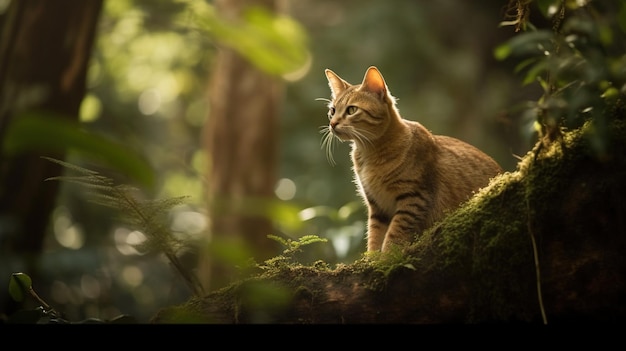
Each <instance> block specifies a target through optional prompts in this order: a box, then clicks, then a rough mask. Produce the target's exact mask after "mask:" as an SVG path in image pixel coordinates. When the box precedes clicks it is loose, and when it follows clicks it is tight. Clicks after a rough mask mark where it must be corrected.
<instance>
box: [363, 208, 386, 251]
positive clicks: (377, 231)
mask: <svg viewBox="0 0 626 351" xmlns="http://www.w3.org/2000/svg"><path fill="white" fill-rule="evenodd" d="M368 216H369V217H368V220H367V251H380V250H381V249H382V247H383V241H384V240H385V233H387V229H388V228H389V217H387V216H385V215H384V214H382V213H380V212H377V211H376V210H373V209H372V208H371V207H370V210H369V213H368Z"/></svg>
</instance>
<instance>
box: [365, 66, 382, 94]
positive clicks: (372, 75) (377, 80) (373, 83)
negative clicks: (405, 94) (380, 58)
mask: <svg viewBox="0 0 626 351" xmlns="http://www.w3.org/2000/svg"><path fill="white" fill-rule="evenodd" d="M360 90H365V91H369V92H372V93H374V94H376V95H378V96H380V97H381V98H383V97H385V96H386V95H387V84H385V79H383V75H382V74H380V71H379V70H378V68H376V67H374V66H371V67H370V68H368V69H367V72H365V77H363V83H361V88H360Z"/></svg>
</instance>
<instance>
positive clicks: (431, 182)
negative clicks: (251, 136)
mask: <svg viewBox="0 0 626 351" xmlns="http://www.w3.org/2000/svg"><path fill="white" fill-rule="evenodd" d="M325 74H326V78H327V79H328V84H329V86H330V90H331V100H327V101H328V109H329V110H328V119H329V120H330V122H329V123H328V125H327V126H323V127H322V133H323V134H324V136H323V139H322V140H323V144H324V145H325V146H326V147H327V150H326V151H327V154H329V155H331V152H332V151H331V148H332V142H333V140H339V141H341V142H343V141H351V142H352V151H351V152H350V154H351V158H352V168H353V171H354V182H355V184H356V186H357V190H358V193H359V194H360V196H361V197H362V198H363V200H364V202H365V205H366V207H367V210H368V220H367V251H371V252H374V251H382V252H387V251H389V250H391V249H392V247H398V248H400V249H402V248H404V247H406V246H407V245H409V244H411V243H412V242H413V240H414V239H415V237H416V235H418V234H421V233H422V232H423V231H424V230H425V229H428V228H429V227H431V226H432V225H433V224H434V223H435V222H437V221H439V220H441V219H442V218H443V216H444V214H445V213H446V212H447V211H449V210H453V209H455V208H456V207H458V206H459V205H460V204H461V203H462V202H464V201H465V200H468V199H469V197H470V196H472V195H473V192H475V191H476V190H478V189H480V188H482V187H484V186H486V185H487V184H488V183H489V181H490V179H491V178H493V177H495V176H496V175H497V174H499V173H501V172H502V168H501V167H500V165H499V164H498V163H497V162H496V161H495V160H493V159H492V158H491V157H489V156H488V155H486V154H485V153H483V152H482V151H480V150H479V149H477V148H475V147H474V146H472V145H469V144H467V143H465V142H463V141H461V140H458V139H455V138H452V137H448V136H442V135H434V134H432V133H431V132H430V131H429V130H427V129H426V128H425V127H423V126H422V125H421V124H420V123H418V122H414V121H410V120H406V119H403V118H402V117H401V116H400V112H399V110H398V108H397V106H396V99H395V98H394V97H393V96H392V95H391V93H390V92H389V89H388V88H387V84H386V83H385V80H384V78H383V76H382V74H381V73H380V71H379V70H378V69H377V68H376V67H374V66H371V67H369V68H368V69H367V71H366V73H365V76H364V78H363V81H362V83H361V84H358V85H352V84H350V83H348V82H347V81H345V80H343V79H342V78H341V77H339V76H338V75H337V74H335V73H334V72H333V71H331V70H329V69H326V70H325ZM331 157H332V156H331Z"/></svg>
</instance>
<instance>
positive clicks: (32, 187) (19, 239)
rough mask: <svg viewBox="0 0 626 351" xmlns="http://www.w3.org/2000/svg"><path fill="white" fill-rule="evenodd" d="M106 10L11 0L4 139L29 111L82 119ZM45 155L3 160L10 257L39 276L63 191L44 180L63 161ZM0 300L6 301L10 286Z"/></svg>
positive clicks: (1, 101)
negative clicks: (94, 48) (53, 214)
mask: <svg viewBox="0 0 626 351" xmlns="http://www.w3.org/2000/svg"><path fill="white" fill-rule="evenodd" d="M101 8H102V0H81V1H73V0H55V1H48V0H19V1H12V2H11V4H10V6H9V8H8V9H7V11H6V13H5V14H4V16H3V19H2V32H1V39H0V139H4V137H5V135H6V132H7V128H8V126H9V125H10V123H11V121H12V120H13V119H14V118H16V116H17V115H19V114H20V113H22V112H25V111H32V110H41V111H46V112H47V113H55V115H56V114H58V115H63V116H67V117H68V118H75V119H78V111H79V107H80V103H81V101H82V99H83V97H84V94H85V89H86V86H85V78H86V72H87V64H88V62H89V59H90V56H91V50H92V44H93V41H94V37H95V33H96V28H97V22H98V18H99V15H100V12H101ZM47 155H49V153H47ZM40 156H41V155H40V154H37V153H32V154H21V155H17V156H15V157H10V158H9V157H8V156H6V155H2V158H1V159H0V237H2V238H3V242H2V256H4V257H3V260H7V261H6V263H7V264H8V265H10V266H11V267H10V269H13V268H12V267H13V266H15V267H19V268H20V269H21V270H24V271H28V273H29V274H30V275H31V276H33V277H34V276H36V275H37V274H36V261H35V260H36V258H37V256H38V255H39V254H40V253H41V250H42V247H43V239H44V235H45V233H46V228H47V225H48V217H49V215H50V212H51V211H52V209H53V206H54V202H55V199H56V195H57V190H58V182H45V183H44V181H43V180H44V179H46V178H48V177H51V176H57V175H59V174H60V173H61V168H60V166H58V165H56V164H54V163H51V162H48V161H45V160H42V159H41V158H40ZM55 157H58V158H63V157H64V155H55ZM19 260H24V262H22V263H20V262H19ZM5 267H6V266H5ZM0 298H2V300H3V301H5V298H6V295H4V291H3V293H2V295H1V296H0ZM3 305H6V304H5V303H3Z"/></svg>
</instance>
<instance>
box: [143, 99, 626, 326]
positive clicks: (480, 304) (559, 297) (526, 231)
mask: <svg viewBox="0 0 626 351" xmlns="http://www.w3.org/2000/svg"><path fill="white" fill-rule="evenodd" d="M621 113H623V110H622V112H621ZM593 133H594V127H593V126H589V125H587V126H586V127H584V128H581V129H580V130H577V131H573V132H569V133H568V135H566V136H565V137H564V139H563V140H564V141H563V142H562V143H559V142H555V143H552V144H551V145H550V146H549V147H544V148H542V149H539V148H536V149H535V150H534V152H529V153H528V154H527V155H526V156H525V158H524V159H523V160H522V161H521V162H520V163H519V165H518V170H517V171H515V172H510V173H505V174H503V175H502V176H500V177H498V178H496V179H495V180H494V181H492V182H491V184H490V185H489V186H488V187H487V188H485V189H483V191H481V192H480V193H479V194H477V195H476V196H475V197H474V198H473V199H471V200H470V201H468V202H467V203H466V204H464V205H463V206H462V207H461V208H459V209H458V210H457V211H455V212H453V213H451V214H450V215H449V216H448V217H447V218H446V219H445V220H444V221H442V222H440V223H439V224H438V225H436V226H435V228H432V230H430V231H427V232H425V233H424V234H423V235H422V236H420V237H419V238H418V240H417V241H416V242H415V244H413V245H412V246H410V247H409V248H408V249H407V250H406V251H405V254H406V255H404V256H402V255H399V256H397V257H378V258H376V257H373V258H372V259H365V258H364V259H362V260H359V261H357V262H356V263H354V264H352V265H341V266H339V267H337V268H334V269H331V268H330V267H328V266H327V265H325V264H323V263H320V262H318V263H316V264H315V265H313V266H310V267H305V266H302V265H298V264H297V263H294V262H292V263H290V264H287V263H283V264H280V263H279V264H277V265H274V266H270V267H267V266H265V267H260V268H262V269H263V270H264V272H263V274H260V275H259V276H257V277H253V278H251V279H247V280H244V281H241V282H238V283H236V284H233V285H231V286H229V287H228V288H226V289H222V290H219V291H216V292H213V293H211V294H210V295H208V296H207V297H205V298H203V299H192V300H190V301H189V302H188V303H187V304H184V305H181V306H174V307H171V308H168V309H164V310H162V311H160V312H159V313H158V314H157V315H156V316H155V317H154V319H153V322H154V323H173V322H186V321H195V322H211V323H428V324H433V323H486V322H488V323H493V322H500V323H501V322H525V323H537V324H541V323H547V324H554V323H556V324H558V323H563V322H581V321H586V322H589V321H593V322H596V321H602V322H615V321H622V320H623V319H624V318H625V317H626V255H625V252H626V220H625V219H624V218H626V205H624V201H623V197H624V194H626V183H624V179H625V177H626V123H625V122H624V121H622V120H618V121H616V123H615V125H614V127H613V129H612V132H611V133H609V135H608V140H610V143H611V146H610V147H609V152H608V153H604V154H599V153H598V152H597V150H596V149H594V148H593V145H594V143H593V140H592V139H593V138H594V137H595V136H594V134H593ZM268 262H269V261H268ZM278 262H281V261H280V260H279V261H278Z"/></svg>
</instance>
